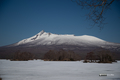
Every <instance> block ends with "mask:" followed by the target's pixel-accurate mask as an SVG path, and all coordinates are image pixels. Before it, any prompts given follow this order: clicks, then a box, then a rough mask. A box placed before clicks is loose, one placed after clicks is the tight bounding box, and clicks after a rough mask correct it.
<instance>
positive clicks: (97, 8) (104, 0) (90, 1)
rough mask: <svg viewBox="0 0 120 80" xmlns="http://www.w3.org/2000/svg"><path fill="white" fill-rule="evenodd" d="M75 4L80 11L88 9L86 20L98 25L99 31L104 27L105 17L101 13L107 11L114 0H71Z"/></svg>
mask: <svg viewBox="0 0 120 80" xmlns="http://www.w3.org/2000/svg"><path fill="white" fill-rule="evenodd" d="M71 1H73V2H76V3H77V4H78V5H79V6H81V7H82V9H84V8H86V9H89V10H90V12H89V13H88V15H87V19H90V20H92V21H93V22H94V24H93V26H94V25H98V27H99V28H100V29H102V28H103V26H104V24H105V23H104V21H105V17H103V13H104V12H105V11H106V10H107V9H109V7H110V5H111V4H112V3H113V2H114V1H115V0H71Z"/></svg>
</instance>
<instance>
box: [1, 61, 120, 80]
mask: <svg viewBox="0 0 120 80" xmlns="http://www.w3.org/2000/svg"><path fill="white" fill-rule="evenodd" d="M99 74H114V76H99ZM0 77H1V78H2V80H120V61H118V62H117V63H113V64H101V63H83V62H82V61H42V60H33V61H9V60H0Z"/></svg>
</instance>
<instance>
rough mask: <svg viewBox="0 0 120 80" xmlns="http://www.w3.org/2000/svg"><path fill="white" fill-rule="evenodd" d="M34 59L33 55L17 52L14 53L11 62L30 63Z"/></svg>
mask: <svg viewBox="0 0 120 80" xmlns="http://www.w3.org/2000/svg"><path fill="white" fill-rule="evenodd" d="M33 59H34V55H33V54H32V53H30V52H20V51H17V52H15V53H14V56H13V58H12V59H11V61H28V60H33Z"/></svg>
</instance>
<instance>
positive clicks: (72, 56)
mask: <svg viewBox="0 0 120 80" xmlns="http://www.w3.org/2000/svg"><path fill="white" fill-rule="evenodd" d="M44 60H48V61H76V60H80V55H78V54H76V53H74V52H73V51H65V50H63V49H62V50H59V51H54V50H49V51H48V52H47V53H46V54H45V55H44Z"/></svg>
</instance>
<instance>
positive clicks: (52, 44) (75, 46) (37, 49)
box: [0, 30, 120, 59]
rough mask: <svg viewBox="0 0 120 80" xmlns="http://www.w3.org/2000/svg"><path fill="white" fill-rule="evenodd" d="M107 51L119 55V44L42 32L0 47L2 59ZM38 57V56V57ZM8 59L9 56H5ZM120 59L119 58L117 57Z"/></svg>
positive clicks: (87, 36)
mask: <svg viewBox="0 0 120 80" xmlns="http://www.w3.org/2000/svg"><path fill="white" fill-rule="evenodd" d="M101 48H102V49H109V50H110V51H113V52H116V53H119V54H116V55H117V57H118V55H120V44H118V43H112V42H107V41H105V40H102V39H99V38H97V37H94V36H89V35H82V36H75V35H68V34H65V35H61V34H53V33H47V32H44V30H42V31H41V32H39V33H38V34H36V35H34V36H32V37H30V38H27V39H23V40H21V41H19V42H17V43H15V44H11V45H8V46H5V47H0V55H1V54H2V58H6V55H8V54H9V55H11V56H12V55H13V54H14V53H15V52H16V51H18V50H20V51H26V52H31V53H34V54H35V55H36V57H37V58H43V55H44V54H45V53H46V52H47V51H49V50H60V49H64V50H72V51H74V52H75V53H77V54H80V55H84V56H85V54H86V53H88V52H90V51H94V50H98V49H99V50H100V49H101ZM38 55H39V56H38ZM7 57H8V58H9V57H10V56H7ZM118 59H120V57H118Z"/></svg>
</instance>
